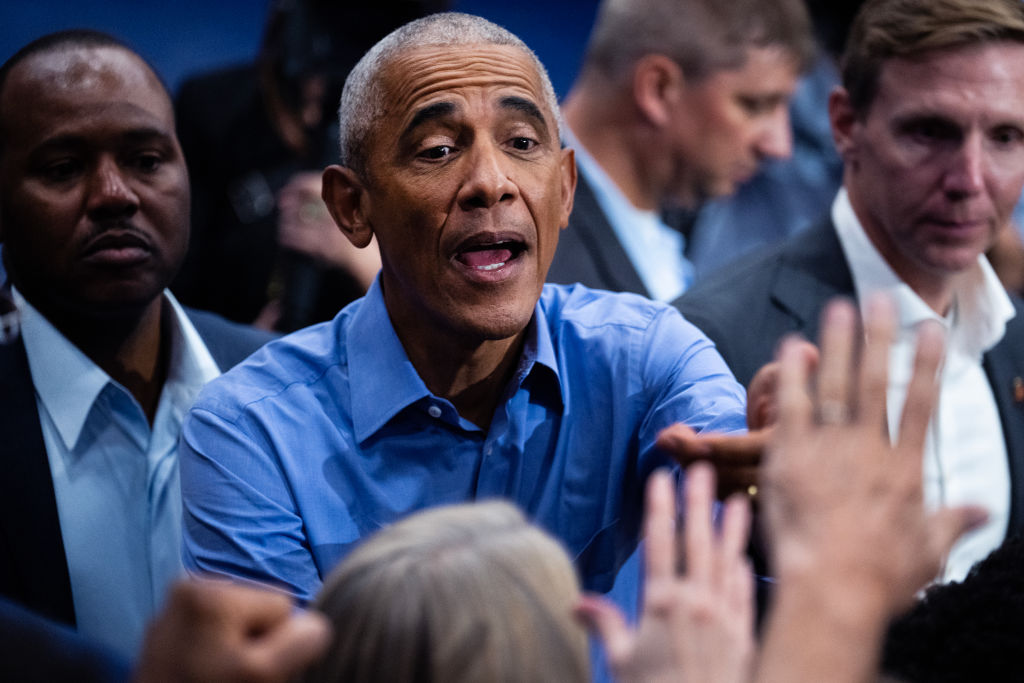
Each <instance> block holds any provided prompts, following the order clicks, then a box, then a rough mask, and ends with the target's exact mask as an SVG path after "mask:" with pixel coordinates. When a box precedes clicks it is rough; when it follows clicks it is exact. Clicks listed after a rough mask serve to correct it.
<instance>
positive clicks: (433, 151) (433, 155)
mask: <svg viewBox="0 0 1024 683" xmlns="http://www.w3.org/2000/svg"><path fill="white" fill-rule="evenodd" d="M454 152H455V148H454V147H453V146H452V145H434V146H432V147H425V148H423V149H421V150H420V151H419V153H417V155H416V156H418V157H419V158H421V159H429V160H432V161H433V160H440V159H446V158H447V157H449V156H451V155H452V154H453V153H454Z"/></svg>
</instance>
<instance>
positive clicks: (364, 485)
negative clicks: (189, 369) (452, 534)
mask: <svg viewBox="0 0 1024 683" xmlns="http://www.w3.org/2000/svg"><path fill="white" fill-rule="evenodd" d="M744 399H745V395H744V391H743V389H742V387H741V386H740V385H739V384H738V383H737V382H736V381H735V380H734V379H733V377H732V374H731V373H730V372H729V370H728V368H727V367H726V365H725V363H724V362H723V361H722V359H721V357H720V356H719V355H718V352H717V351H716V350H715V349H714V347H713V345H712V344H711V342H710V341H708V339H707V338H706V337H705V336H704V335H703V334H702V333H701V332H700V331H699V330H697V329H696V328H695V327H693V326H692V325H690V324H689V323H687V322H686V321H684V320H683V318H682V317H681V316H680V315H679V313H678V312H677V311H676V310H675V309H674V308H671V307H669V306H666V305H663V304H660V303H655V302H652V301H649V300H647V299H644V298H642V297H639V296H635V295H632V294H612V293H609V292H602V291H595V290H589V289H586V288H584V287H582V286H579V285H575V286H572V287H564V286H560V285H545V286H544V291H543V293H542V295H541V298H540V301H539V302H538V303H537V306H536V308H535V311H534V317H533V320H532V321H531V323H530V326H529V328H528V331H527V338H526V341H525V345H524V349H523V352H522V357H521V359H520V361H519V364H518V366H517V368H516V370H515V373H514V376H513V377H512V379H511V381H510V382H509V384H508V386H507V388H506V391H505V395H504V397H503V400H502V402H501V403H500V404H499V406H498V408H497V411H496V413H495V415H494V417H493V419H492V422H491V425H490V427H489V429H488V430H487V431H484V430H482V429H480V428H478V427H477V426H476V425H474V424H472V423H471V422H469V421H467V420H465V419H463V418H461V417H460V416H459V415H458V413H457V412H456V410H455V408H454V406H453V405H452V404H451V403H449V402H448V401H447V400H445V399H443V398H440V397H437V396H434V395H432V394H431V393H430V391H428V390H427V387H426V386H425V385H424V383H423V381H422V380H421V379H420V377H419V375H418V374H417V373H416V370H415V369H414V368H413V366H412V364H411V362H410V361H409V358H408V357H407V355H406V353H405V351H404V349H403V347H402V344H401V342H400V341H399V339H398V337H397V335H396V334H395V331H394V329H393V328H392V326H391V322H390V319H389V317H388V314H387V310H386V308H385V306H384V300H383V296H382V294H381V290H380V285H379V282H378V283H375V284H374V285H373V286H372V287H371V288H370V291H369V292H368V293H367V295H366V296H365V297H364V298H363V299H360V300H358V301H355V302H353V303H352V304H350V305H349V306H347V307H346V308H345V309H344V310H342V311H341V312H340V313H339V314H338V315H337V317H335V319H334V320H333V321H331V322H328V323H323V324H320V325H316V326H314V327H310V328H307V329H305V330H301V331H299V332H296V333H294V334H292V335H289V336H288V337H285V338H283V339H280V340H277V341H275V342H271V343H270V344H268V345H266V346H265V347H264V348H263V349H261V350H260V351H258V352H257V353H256V354H254V355H253V356H251V357H250V358H249V359H248V360H247V361H245V362H244V363H242V364H240V365H239V366H237V367H236V368H234V369H233V370H231V371H230V372H228V373H227V374H225V375H223V376H222V377H220V378H219V379H217V380H214V381H213V382H211V383H210V384H209V385H208V386H207V387H206V388H205V389H204V390H203V392H202V394H201V395H200V397H199V399H198V401H197V402H196V404H195V405H194V407H193V408H192V410H191V412H190V414H189V415H188V417H187V419H186V422H185V425H184V430H183V434H182V446H181V449H180V456H179V457H180V462H181V481H182V492H183V499H184V536H185V547H184V559H185V565H186V567H187V568H189V569H192V570H200V571H204V572H214V573H221V574H228V575H232V576H240V577H245V578H251V579H255V580H259V581H264V582H270V583H274V584H277V585H281V586H283V587H284V588H286V589H287V590H289V591H291V592H292V593H294V594H295V595H297V596H298V597H299V598H301V599H304V600H309V599H310V598H312V597H313V595H314V594H315V593H316V592H317V590H318V589H319V588H320V585H321V582H322V580H323V578H324V577H325V576H326V575H327V574H328V573H329V572H330V570H331V569H332V568H333V567H334V565H335V564H336V563H337V562H338V561H339V560H340V559H341V558H342V557H343V556H344V555H345V554H346V553H347V552H348V551H349V550H350V549H351V548H352V547H353V545H354V544H355V543H357V542H358V541H359V540H360V539H361V538H363V537H364V536H366V535H368V534H370V533H372V532H373V531H375V530H376V529H378V528H380V527H382V526H384V525H386V524H389V523H391V522H393V521H395V520H396V519H398V518H400V517H402V516H404V515H407V514H409V513H411V512H414V511H416V510H420V509H423V508H426V507H430V506H434V505H440V504H444V503H453V502H464V501H469V500H477V499H483V498H493V497H501V498H506V499H510V500H511V501H513V502H515V503H517V504H518V505H519V506H520V507H521V508H523V509H524V510H525V511H526V513H527V515H528V516H530V517H531V518H532V519H533V520H534V521H536V522H537V523H538V524H540V525H541V526H542V527H544V528H546V529H547V530H549V531H550V532H552V533H553V534H554V535H555V536H556V537H558V538H560V539H561V540H562V542H563V543H564V544H565V546H566V548H567V549H568V550H569V552H570V554H571V555H572V556H573V557H574V558H575V560H576V564H577V567H578V569H579V572H580V575H581V579H582V580H583V583H584V586H585V587H586V588H587V589H589V590H596V591H607V590H608V589H609V588H610V587H611V585H612V582H613V580H614V578H615V573H616V571H617V570H618V568H619V566H620V565H621V563H622V562H623V561H624V560H625V559H626V558H627V557H628V556H629V554H630V553H631V552H632V550H633V549H634V548H635V546H636V544H637V538H638V534H639V524H640V519H641V514H642V498H643V483H644V481H645V479H646V477H647V475H648V474H649V473H650V472H651V471H652V470H653V469H655V468H656V467H658V466H661V465H665V464H669V459H668V458H666V457H665V455H664V454H662V453H659V452H657V451H656V450H655V449H654V445H653V444H654V440H655V437H656V435H657V434H658V432H659V431H660V430H661V429H663V428H664V427H667V426H668V425H670V424H673V423H675V422H685V423H687V424H689V425H691V426H692V427H693V428H694V429H696V430H698V431H702V430H714V431H722V432H732V431H739V430H742V429H744V427H745V408H744Z"/></svg>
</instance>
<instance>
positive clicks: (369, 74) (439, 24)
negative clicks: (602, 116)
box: [338, 12, 561, 175]
mask: <svg viewBox="0 0 1024 683" xmlns="http://www.w3.org/2000/svg"><path fill="white" fill-rule="evenodd" d="M456 45H502V46H507V47H513V48H516V49H517V50H521V51H522V52H523V54H525V55H526V56H527V57H529V59H530V61H531V62H532V63H533V66H534V68H535V69H536V70H537V74H538V75H539V76H540V80H541V87H542V88H543V91H544V99H545V103H546V104H547V106H548V108H549V109H550V110H551V114H552V116H554V117H555V126H556V127H557V128H558V129H559V130H560V127H561V116H560V114H559V110H558V99H557V98H556V97H555V89H554V87H552V85H551V78H550V77H549V76H548V72H547V70H546V69H545V68H544V65H543V64H541V62H540V60H539V59H538V58H537V55H536V54H534V52H533V50H531V49H530V48H529V47H527V46H526V43H524V42H523V41H522V40H520V39H519V38H518V37H516V36H515V35H514V34H513V33H511V32H510V31H508V30H506V29H504V28H502V27H501V26H498V25H497V24H494V23H492V22H490V21H487V20H486V19H483V18H482V17H476V16H473V15H471V14H462V13H460V12H442V13H440V14H431V15H429V16H426V17H423V18H422V19H417V20H415V21H412V22H409V23H408V24H406V25H405V26H401V27H399V28H397V29H395V30H394V31H392V32H391V33H389V34H388V35H387V36H385V37H384V38H382V39H381V41H380V42H379V43H377V44H376V45H374V46H373V47H372V48H371V49H370V51H369V52H367V53H366V54H365V55H363V58H362V59H360V60H359V63H358V64H356V65H355V67H354V68H353V69H352V71H351V72H350V73H349V75H348V79H347V80H346V81H345V89H344V90H343V91H342V93H341V104H340V106H339V107H338V142H339V146H340V153H341V165H342V166H346V167H348V168H351V169H352V170H354V171H355V172H356V173H358V174H360V175H363V174H364V171H365V164H366V158H367V149H366V145H367V142H368V140H369V136H370V131H371V128H372V127H373V124H374V121H375V120H377V119H378V118H380V117H381V115H383V113H384V97H385V93H384V91H383V89H382V88H381V83H380V76H381V71H382V70H383V68H384V67H385V65H387V64H388V62H390V61H391V60H392V59H394V58H395V57H396V56H397V55H399V54H401V53H402V52H405V51H406V50H413V49H416V48H420V47H434V46H446V47H447V46H456Z"/></svg>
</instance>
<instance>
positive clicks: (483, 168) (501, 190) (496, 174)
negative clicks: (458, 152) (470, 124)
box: [458, 143, 518, 209]
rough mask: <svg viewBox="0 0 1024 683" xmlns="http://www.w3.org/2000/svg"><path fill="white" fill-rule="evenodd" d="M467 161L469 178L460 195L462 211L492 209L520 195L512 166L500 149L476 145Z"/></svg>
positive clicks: (464, 183)
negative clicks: (510, 170)
mask: <svg viewBox="0 0 1024 683" xmlns="http://www.w3.org/2000/svg"><path fill="white" fill-rule="evenodd" d="M466 161H467V165H468V167H467V170H466V177H465V180H464V181H463V184H462V187H461V188H460V190H459V195H458V201H459V205H460V206H462V208H464V209H473V208H488V207H491V206H494V205H495V204H497V203H498V202H501V201H504V200H507V199H511V198H513V197H515V196H516V194H517V193H518V190H517V188H516V185H515V183H513V182H512V180H511V178H509V175H508V171H509V169H508V163H509V162H508V160H507V159H506V157H505V154H504V153H503V152H502V151H501V150H500V149H498V148H497V146H496V145H494V144H491V143H481V144H477V145H474V146H473V148H471V149H470V151H469V153H468V154H467V155H466Z"/></svg>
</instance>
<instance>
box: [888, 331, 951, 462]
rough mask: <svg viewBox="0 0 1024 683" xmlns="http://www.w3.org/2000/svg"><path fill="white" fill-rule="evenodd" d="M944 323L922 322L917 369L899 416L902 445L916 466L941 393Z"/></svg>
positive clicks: (918, 341)
mask: <svg viewBox="0 0 1024 683" xmlns="http://www.w3.org/2000/svg"><path fill="white" fill-rule="evenodd" d="M944 336H945V335H944V333H943V330H942V326H941V325H939V324H938V323H933V322H931V321H928V322H926V323H925V324H923V325H921V327H920V329H919V330H918V335H917V352H916V353H915V354H914V372H913V375H912V376H911V378H910V384H909V385H908V386H907V398H906V400H905V401H904V403H903V414H902V415H901V416H900V431H899V446H900V448H901V450H902V449H904V448H905V449H907V450H908V451H909V452H910V453H913V454H915V456H916V460H917V461H918V462H917V463H916V465H917V469H919V468H920V467H921V463H920V461H921V456H920V454H921V453H922V452H923V450H924V444H925V438H926V437H927V434H928V423H929V421H930V420H931V417H932V412H933V411H934V410H935V403H936V401H937V400H938V395H939V379H938V370H939V364H940V363H941V362H942V353H943V346H944Z"/></svg>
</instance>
